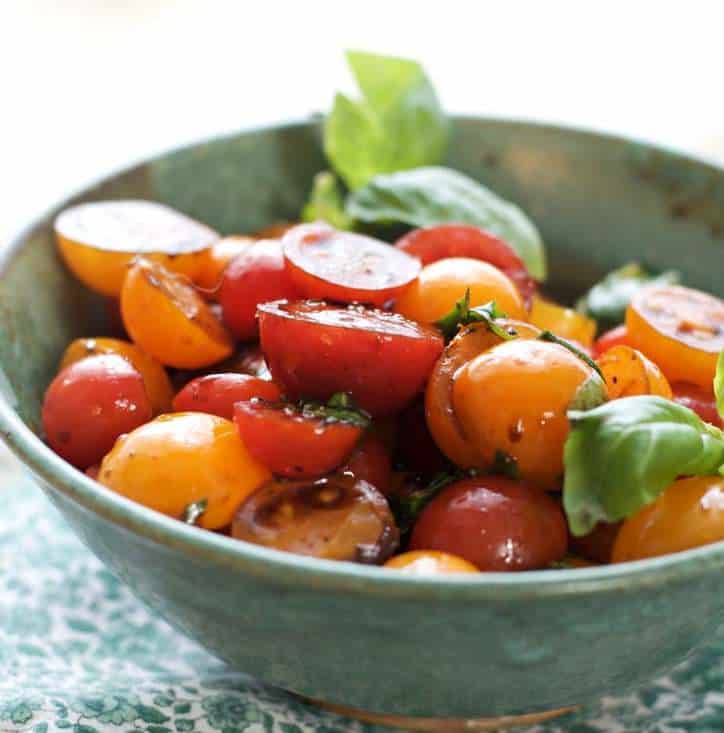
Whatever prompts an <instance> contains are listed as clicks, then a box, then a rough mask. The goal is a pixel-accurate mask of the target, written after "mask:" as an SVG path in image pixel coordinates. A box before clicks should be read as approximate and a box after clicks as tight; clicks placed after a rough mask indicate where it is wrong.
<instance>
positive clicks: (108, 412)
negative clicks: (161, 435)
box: [42, 354, 151, 469]
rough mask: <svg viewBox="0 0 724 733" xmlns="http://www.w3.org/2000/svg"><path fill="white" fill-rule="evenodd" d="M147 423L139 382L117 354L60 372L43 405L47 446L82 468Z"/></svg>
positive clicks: (144, 397)
mask: <svg viewBox="0 0 724 733" xmlns="http://www.w3.org/2000/svg"><path fill="white" fill-rule="evenodd" d="M150 419H151V403H150V401H149V399H148V396H147V395H146V390H145V388H144V385H143V377H142V376H141V375H140V373H139V372H138V370H137V369H135V368H134V367H133V366H132V365H131V363H130V362H129V361H127V360H126V359H124V358H123V357H121V356H118V355H116V354H99V355H97V356H89V357H88V358H86V359H81V360H80V361H76V362H74V363H72V364H71V365H70V366H67V367H66V368H65V369H63V370H62V371H61V372H60V373H59V374H58V375H57V376H56V377H55V379H54V380H53V381H52V382H51V383H50V386H49V387H48V389H47V391H46V393H45V398H44V400H43V408H42V421H43V429H44V430H45V435H46V438H47V440H48V444H49V445H50V447H51V448H52V449H53V450H54V451H55V452H56V453H57V454H58V455H60V456H61V457H63V458H65V460H66V461H68V462H69V463H72V464H73V465H74V466H75V467H76V468H80V469H86V468H88V467H89V466H92V465H93V464H94V463H98V462H99V461H100V460H101V458H103V456H104V455H105V454H106V453H107V452H108V451H109V450H110V449H111V448H112V447H113V444H114V443H115V442H116V438H118V436H119V435H121V434H123V433H127V432H128V431H129V430H133V429H134V428H136V427H138V426H139V425H141V424H142V423H144V422H146V421H147V420H150Z"/></svg>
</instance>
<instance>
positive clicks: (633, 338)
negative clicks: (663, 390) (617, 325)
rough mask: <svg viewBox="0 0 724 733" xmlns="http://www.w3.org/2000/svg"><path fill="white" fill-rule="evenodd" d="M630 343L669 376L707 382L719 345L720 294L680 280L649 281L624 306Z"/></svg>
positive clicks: (723, 307) (723, 304) (723, 328)
mask: <svg viewBox="0 0 724 733" xmlns="http://www.w3.org/2000/svg"><path fill="white" fill-rule="evenodd" d="M626 327H627V329H628V333H629V341H630V343H631V346H633V347H635V348H637V349H639V350H640V351H642V352H643V353H644V354H646V356H648V357H649V359H651V360H653V361H654V362H655V363H656V364H658V365H659V367H660V368H661V371H662V372H663V373H664V374H665V375H666V377H667V378H668V379H669V380H670V381H672V382H690V383H692V384H697V385H699V386H700V387H704V388H708V387H710V386H711V384H712V381H713V380H714V373H715V372H716V361H717V358H718V356H719V352H720V351H721V350H722V349H724V300H722V299H721V298H717V297H716V296H714V295H708V294H707V293H702V292H700V291H698V290H691V289H690V288H684V287H681V286H680V285H652V286H650V287H647V288H643V289H642V290H640V291H639V292H637V293H636V294H635V295H634V297H633V298H632V299H631V303H630V305H629V307H628V308H627V310H626Z"/></svg>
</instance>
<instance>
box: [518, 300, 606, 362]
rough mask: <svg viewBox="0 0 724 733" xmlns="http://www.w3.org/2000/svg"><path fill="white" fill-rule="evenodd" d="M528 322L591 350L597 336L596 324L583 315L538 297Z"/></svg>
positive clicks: (534, 301)
mask: <svg viewBox="0 0 724 733" xmlns="http://www.w3.org/2000/svg"><path fill="white" fill-rule="evenodd" d="M528 320H529V321H530V322H531V323H532V324H533V325H534V326H537V327H538V328H540V330H541V331H552V332H553V333H554V334H556V336H560V337H561V338H564V339H569V340H570V341H575V342H576V343H578V344H580V345H581V346H583V347H584V348H585V349H589V348H590V347H591V346H592V345H593V338H594V336H595V335H596V322H595V321H594V320H592V319H590V318H588V317H587V316H584V315H583V314H582V313H578V311H575V310H573V309H572V308H566V307H565V306H562V305H558V304H557V303H554V302H552V301H550V300H546V299H545V298H541V297H540V296H536V297H535V298H533V306H532V308H531V310H530V316H529V317H528Z"/></svg>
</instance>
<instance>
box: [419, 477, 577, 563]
mask: <svg viewBox="0 0 724 733" xmlns="http://www.w3.org/2000/svg"><path fill="white" fill-rule="evenodd" d="M567 545H568V531H567V528H566V520H565V518H564V517H563V512H562V510H561V508H560V506H559V505H558V503H556V502H555V501H553V499H551V498H550V497H549V496H548V495H547V494H545V493H544V492H542V491H538V490H537V489H535V488H533V487H531V486H529V485H527V484H525V483H523V482H518V481H511V480H510V479H506V478H502V477H500V476H482V477H479V478H472V479H465V480H464V481H458V482H456V483H454V484H451V485H450V486H448V487H447V488H445V489H443V491H442V492H441V493H440V494H438V495H437V496H436V497H435V498H434V499H433V500H432V501H431V502H430V503H429V504H428V505H427V506H426V507H425V509H423V511H422V514H421V515H420V517H419V519H418V520H417V524H415V527H414V529H413V531H412V538H411V540H410V549H411V550H439V551H441V552H448V553H451V554H453V555H457V556H458V557H461V558H463V559H464V560H467V561H468V562H471V563H472V564H473V565H475V566H476V567H478V568H480V570H493V571H512V570H533V569H535V568H543V567H545V566H547V565H550V563H552V562H554V561H556V560H560V559H561V558H562V557H563V556H564V555H565V554H566V550H567Z"/></svg>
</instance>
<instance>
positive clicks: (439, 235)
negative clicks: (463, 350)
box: [395, 224, 538, 308]
mask: <svg viewBox="0 0 724 733" xmlns="http://www.w3.org/2000/svg"><path fill="white" fill-rule="evenodd" d="M395 247H396V248H397V249H401V250H402V251H403V252H407V254H410V255H412V256H413V257H417V258H418V259H419V260H420V262H422V264H423V265H429V264H431V263H433V262H437V261H438V260H443V259H447V258H448V257H470V258H472V259H476V260H483V261H484V262H488V263H490V264H491V265H494V266H495V267H497V268H498V269H499V270H502V271H503V272H504V273H505V274H506V275H507V276H508V277H509V278H510V279H511V280H512V281H513V282H514V283H515V284H516V286H517V287H518V290H519V291H520V294H521V295H522V296H523V299H524V300H525V302H526V305H527V307H528V308H530V305H531V302H532V298H533V295H534V294H535V293H536V291H537V290H538V284H537V283H536V281H535V280H534V279H533V277H532V276H531V274H530V273H529V272H528V268H527V267H526V266H525V264H524V263H523V260H522V259H521V258H520V257H519V256H518V254H517V253H516V251H515V250H514V249H513V248H512V247H511V246H510V245H509V244H508V243H507V242H505V241H503V240H502V239H499V238H498V237H496V236H495V235H493V234H490V232H486V231H485V230H484V229H480V228H479V227H474V226H469V225H466V224H441V225H439V226H431V227H423V228H422V229H413V230H412V231H411V232H408V233H407V234H405V236H404V237H402V238H401V239H398V240H397V242H395Z"/></svg>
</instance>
